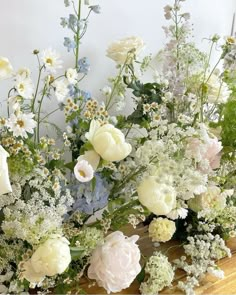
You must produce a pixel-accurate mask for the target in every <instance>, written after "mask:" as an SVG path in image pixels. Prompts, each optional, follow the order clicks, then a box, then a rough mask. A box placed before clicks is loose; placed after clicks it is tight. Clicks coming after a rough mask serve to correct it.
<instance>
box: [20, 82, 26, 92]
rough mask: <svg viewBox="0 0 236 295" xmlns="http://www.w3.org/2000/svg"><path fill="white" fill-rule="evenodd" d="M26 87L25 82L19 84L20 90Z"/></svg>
mask: <svg viewBox="0 0 236 295" xmlns="http://www.w3.org/2000/svg"><path fill="white" fill-rule="evenodd" d="M24 89H25V86H24V84H22V83H21V84H20V85H19V90H20V91H24Z"/></svg>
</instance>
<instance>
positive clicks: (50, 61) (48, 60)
mask: <svg viewBox="0 0 236 295" xmlns="http://www.w3.org/2000/svg"><path fill="white" fill-rule="evenodd" d="M46 63H47V64H50V65H51V66H52V64H53V61H52V59H51V58H50V57H48V58H47V59H46Z"/></svg>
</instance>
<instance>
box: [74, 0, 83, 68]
mask: <svg viewBox="0 0 236 295" xmlns="http://www.w3.org/2000/svg"><path fill="white" fill-rule="evenodd" d="M81 6H82V0H79V7H78V22H79V21H80V18H81ZM75 38H76V51H75V68H76V69H77V68H78V60H79V42H80V28H79V25H78V27H77V33H76V37H75Z"/></svg>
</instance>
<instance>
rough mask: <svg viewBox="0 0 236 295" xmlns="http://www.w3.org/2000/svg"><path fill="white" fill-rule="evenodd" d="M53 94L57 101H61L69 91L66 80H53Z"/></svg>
mask: <svg viewBox="0 0 236 295" xmlns="http://www.w3.org/2000/svg"><path fill="white" fill-rule="evenodd" d="M54 86H55V88H56V89H55V95H56V98H57V100H58V102H59V103H62V102H63V101H64V100H65V98H66V96H67V95H68V93H69V88H68V82H67V81H65V80H56V81H55V82H54Z"/></svg>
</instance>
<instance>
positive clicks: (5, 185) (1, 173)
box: [0, 145, 12, 196]
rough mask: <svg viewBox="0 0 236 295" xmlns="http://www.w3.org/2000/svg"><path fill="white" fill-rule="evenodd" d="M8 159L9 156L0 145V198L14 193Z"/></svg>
mask: <svg viewBox="0 0 236 295" xmlns="http://www.w3.org/2000/svg"><path fill="white" fill-rule="evenodd" d="M7 157H9V154H8V153H7V152H6V151H5V150H4V148H3V147H2V146H1V145H0V196H1V195H3V194H7V193H10V192H11V191H12V188H11V184H10V179H9V174H8V165H7Z"/></svg>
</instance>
